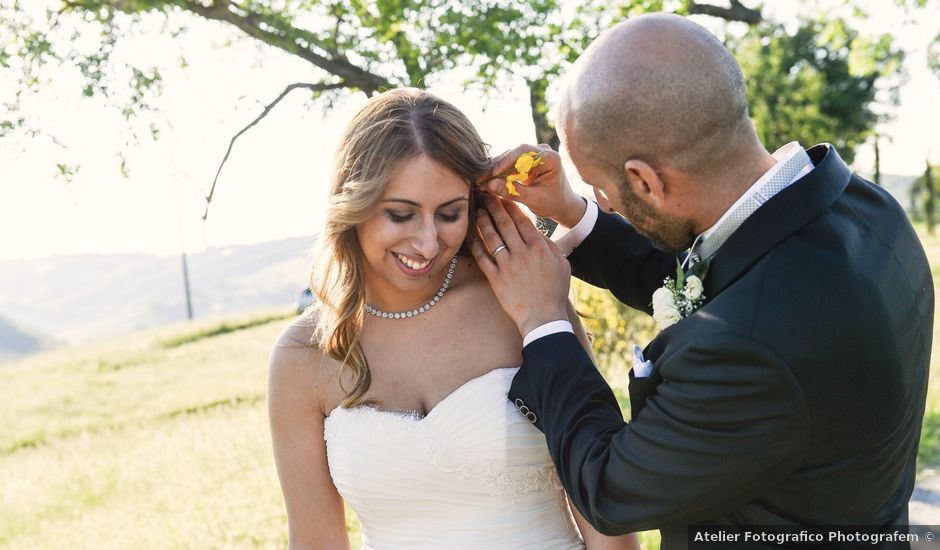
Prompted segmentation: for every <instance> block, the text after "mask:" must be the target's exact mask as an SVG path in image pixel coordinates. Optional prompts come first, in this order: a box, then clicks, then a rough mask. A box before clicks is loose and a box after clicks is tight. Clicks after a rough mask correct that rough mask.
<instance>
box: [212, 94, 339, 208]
mask: <svg viewBox="0 0 940 550" xmlns="http://www.w3.org/2000/svg"><path fill="white" fill-rule="evenodd" d="M348 87H349V86H348V85H346V84H345V83H337V84H325V83H320V84H313V83H308V82H295V83H293V84H291V85H290V86H288V87H286V88H284V91H283V92H281V93H280V95H278V96H277V97H276V98H275V99H274V101H272V102H271V103H268V104H267V105H265V107H264V110H263V111H261V114H260V115H258V117H257V118H255V119H254V120H252V121H251V123H249V124H248V125H247V126H245V127H244V128H242V129H241V130H239V131H238V133H237V134H235V135H234V136H233V137H232V140H231V141H229V144H228V149H227V150H226V151H225V156H224V157H222V162H221V163H219V169H218V170H216V172H215V177H214V178H213V179H212V187H211V188H210V189H209V194H208V195H206V211H205V213H203V215H202V220H203V221H205V220H206V218H208V217H209V205H211V204H212V197H213V196H214V195H215V187H216V184H217V183H218V182H219V174H221V173H222V167H223V166H225V163H226V161H228V157H229V155H231V154H232V148H233V147H234V146H235V141H236V140H237V139H238V138H240V137H241V136H242V134H244V133H245V132H247V131H248V130H250V129H251V128H253V127H254V126H255V125H256V124H258V123H259V122H261V119H263V118H264V117H266V116H268V114H269V113H270V112H271V109H273V108H274V107H275V106H276V105H277V104H278V103H280V102H281V100H282V99H284V98H285V97H287V95H288V94H289V93H291V92H293V91H294V90H297V89H299V88H304V89H307V90H310V91H312V92H323V91H326V90H338V89H340V88H348Z"/></svg>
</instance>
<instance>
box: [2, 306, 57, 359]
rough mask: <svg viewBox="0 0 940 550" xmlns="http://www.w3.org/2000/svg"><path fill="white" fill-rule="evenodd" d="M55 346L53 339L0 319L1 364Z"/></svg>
mask: <svg viewBox="0 0 940 550" xmlns="http://www.w3.org/2000/svg"><path fill="white" fill-rule="evenodd" d="M53 345H54V341H53V339H52V338H50V337H48V336H46V335H42V334H39V333H37V332H35V331H32V330H30V329H28V328H25V327H22V326H19V325H17V324H16V323H14V322H12V321H10V320H9V319H5V318H3V317H0V362H3V361H8V360H10V359H16V358H18V357H22V356H24V355H29V354H30V353H35V352H37V351H41V350H44V349H47V348H50V347H52V346H53Z"/></svg>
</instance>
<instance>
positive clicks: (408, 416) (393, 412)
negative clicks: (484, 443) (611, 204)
mask: <svg viewBox="0 0 940 550" xmlns="http://www.w3.org/2000/svg"><path fill="white" fill-rule="evenodd" d="M519 369H520V367H496V368H495V369H491V370H488V371H486V372H484V373H483V374H480V375H478V376H474V377H473V378H471V379H469V380H467V381H466V382H464V383H463V384H461V385H459V386H457V387H456V388H454V390H453V391H451V392H450V393H448V394H447V395H445V396H444V398H443V399H441V400H440V401H438V402H437V403H436V404H435V405H434V406H433V407H431V410H429V411H428V412H427V414H425V415H423V416H422V415H421V414H420V413H419V412H418V411H413V410H408V409H383V408H380V407H376V406H374V405H358V406H356V407H352V408H347V407H343V406H342V405H337V406H336V407H334V408H333V409H332V410H330V413H329V414H328V415H327V416H326V418H325V420H329V419H330V417H332V416H333V413H335V412H337V411H340V412H352V411H357V410H362V411H369V412H373V413H377V414H382V415H388V416H393V417H396V418H401V419H403V420H410V421H413V422H422V421H424V420H426V419H428V418H430V416H431V415H432V414H434V411H436V410H437V409H438V408H440V406H441V405H443V404H445V403H446V402H447V401H448V400H450V399H451V398H452V397H454V396H456V395H457V394H459V393H460V392H461V390H463V389H464V388H466V387H467V386H469V385H470V384H472V383H473V382H476V381H478V380H482V379H483V378H485V377H487V376H489V375H491V374H493V373H494V372H497V371H507V370H515V371H518V370H519Z"/></svg>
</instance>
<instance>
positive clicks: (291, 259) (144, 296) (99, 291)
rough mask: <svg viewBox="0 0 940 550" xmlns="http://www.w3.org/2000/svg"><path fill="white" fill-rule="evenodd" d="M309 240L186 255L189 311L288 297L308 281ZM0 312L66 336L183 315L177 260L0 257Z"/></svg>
mask: <svg viewBox="0 0 940 550" xmlns="http://www.w3.org/2000/svg"><path fill="white" fill-rule="evenodd" d="M312 242H313V238H312V237H297V238H291V239H283V240H278V241H271V242H265V243H260V244H252V245H236V246H230V247H224V248H211V249H208V250H206V251H205V252H201V253H197V254H192V255H190V256H189V257H188V263H189V279H190V288H191V291H192V299H193V313H194V316H195V317H197V318H206V317H221V316H224V315H230V314H233V313H240V312H245V311H252V310H257V309H264V308H271V307H282V306H283V307H289V306H290V305H292V304H294V303H295V302H296V300H297V296H298V294H299V293H300V291H301V290H302V289H303V288H304V287H305V286H306V284H307V270H308V267H309V259H308V255H307V253H308V250H309V249H310V246H311V243H312ZM0 315H2V316H4V317H6V318H7V319H10V320H12V322H13V323H15V324H17V325H21V326H29V327H34V328H35V329H36V330H38V331H39V332H40V333H44V334H52V335H54V336H55V337H56V338H57V339H60V340H63V341H66V342H80V341H87V340H97V339H101V338H106V337H109V336H113V335H117V334H122V333H127V332H131V331H136V330H140V329H144V328H148V327H153V326H158V325H162V324H166V323H172V322H176V321H180V320H184V319H185V318H186V302H185V295H184V292H183V275H182V263H181V259H180V257H179V256H172V257H167V256H151V255H146V254H113V255H105V254H90V255H74V256H55V257H49V258H42V259H37V260H21V261H6V262H0Z"/></svg>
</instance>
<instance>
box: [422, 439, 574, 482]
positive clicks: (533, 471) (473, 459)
mask: <svg viewBox="0 0 940 550" xmlns="http://www.w3.org/2000/svg"><path fill="white" fill-rule="evenodd" d="M419 427H420V426H419ZM427 431H428V432H430V430H427ZM421 448H422V450H424V451H426V452H427V453H428V455H429V456H430V457H431V462H432V463H433V464H434V466H435V467H436V468H438V469H439V470H440V471H442V472H454V473H457V474H460V476H461V477H463V479H466V480H476V481H482V482H483V483H485V484H486V485H487V486H489V487H491V488H492V491H491V492H492V494H493V495H494V496H497V497H500V498H504V499H507V500H514V499H515V498H516V497H518V496H520V495H523V494H525V493H531V492H534V491H548V490H552V489H561V488H563V487H562V484H561V480H559V479H558V473H557V472H556V471H555V467H554V466H553V465H552V464H551V463H549V464H547V465H544V466H537V467H527V468H520V469H518V470H515V471H513V470H509V469H507V468H506V466H505V464H502V463H499V462H497V461H494V460H486V459H481V458H479V457H477V456H474V455H473V454H472V453H468V452H466V451H464V450H462V449H455V448H453V447H449V446H448V445H447V444H446V443H444V442H443V441H442V439H441V438H440V437H439V436H438V435H437V434H434V433H427V434H425V439H424V443H422V444H421Z"/></svg>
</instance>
